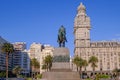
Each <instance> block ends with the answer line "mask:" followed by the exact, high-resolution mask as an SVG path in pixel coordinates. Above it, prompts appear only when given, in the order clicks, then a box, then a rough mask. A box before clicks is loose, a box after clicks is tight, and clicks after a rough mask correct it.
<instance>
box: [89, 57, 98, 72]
mask: <svg viewBox="0 0 120 80" xmlns="http://www.w3.org/2000/svg"><path fill="white" fill-rule="evenodd" d="M89 63H90V64H91V67H92V68H93V73H94V71H95V67H97V63H98V58H97V57H95V56H91V57H90V58H89Z"/></svg>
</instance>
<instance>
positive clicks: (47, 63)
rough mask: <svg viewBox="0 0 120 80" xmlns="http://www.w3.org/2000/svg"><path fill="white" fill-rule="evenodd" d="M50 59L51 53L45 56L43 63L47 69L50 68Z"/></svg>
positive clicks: (51, 59)
mask: <svg viewBox="0 0 120 80" xmlns="http://www.w3.org/2000/svg"><path fill="white" fill-rule="evenodd" d="M52 61H53V57H52V56H51V55H48V56H46V57H45V59H44V65H46V68H47V71H48V70H51V67H52Z"/></svg>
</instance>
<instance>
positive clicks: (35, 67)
mask: <svg viewBox="0 0 120 80" xmlns="http://www.w3.org/2000/svg"><path fill="white" fill-rule="evenodd" d="M31 68H32V73H33V72H34V73H35V72H36V71H37V70H38V69H39V68H40V63H39V62H38V60H37V59H36V58H33V59H31ZM32 76H33V74H32Z"/></svg>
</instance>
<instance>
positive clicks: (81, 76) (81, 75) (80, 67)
mask: <svg viewBox="0 0 120 80" xmlns="http://www.w3.org/2000/svg"><path fill="white" fill-rule="evenodd" d="M81 78H82V67H80V79H81Z"/></svg>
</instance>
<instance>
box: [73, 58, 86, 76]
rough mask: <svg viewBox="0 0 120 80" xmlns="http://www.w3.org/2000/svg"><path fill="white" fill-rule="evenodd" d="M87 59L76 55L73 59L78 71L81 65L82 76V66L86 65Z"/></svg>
mask: <svg viewBox="0 0 120 80" xmlns="http://www.w3.org/2000/svg"><path fill="white" fill-rule="evenodd" d="M84 61H85V60H83V59H82V58H80V57H78V56H76V57H75V58H74V59H73V63H74V64H75V65H76V66H77V71H78V67H79V73H80V78H81V76H82V67H83V66H85V62H84Z"/></svg>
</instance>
